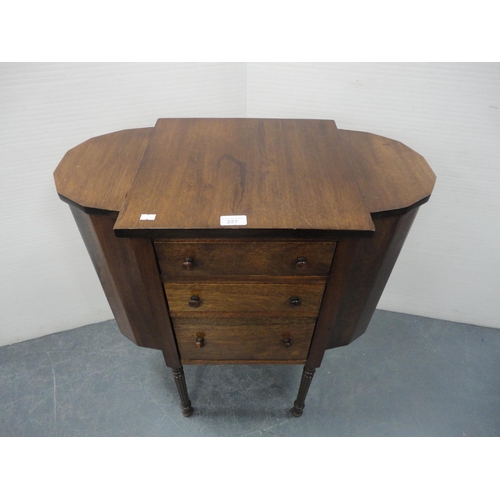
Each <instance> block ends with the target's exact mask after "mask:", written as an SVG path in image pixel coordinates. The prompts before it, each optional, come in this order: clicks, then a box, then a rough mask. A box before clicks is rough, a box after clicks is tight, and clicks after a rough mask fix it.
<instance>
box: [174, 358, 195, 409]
mask: <svg viewBox="0 0 500 500" xmlns="http://www.w3.org/2000/svg"><path fill="white" fill-rule="evenodd" d="M172 373H173V374H174V380H175V385H176V386H177V390H178V391H179V396H180V397H181V409H182V414H183V415H184V416H185V417H190V416H191V415H192V414H193V407H192V406H191V401H189V396H188V392H187V386H186V377H184V370H183V368H182V366H181V367H180V368H172Z"/></svg>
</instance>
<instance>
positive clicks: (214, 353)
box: [173, 318, 315, 362]
mask: <svg viewBox="0 0 500 500" xmlns="http://www.w3.org/2000/svg"><path fill="white" fill-rule="evenodd" d="M173 325H174V330H175V334H176V338H177V345H178V347H179V352H180V356H181V359H182V361H183V362H189V361H193V362H195V361H197V360H198V361H214V362H215V361H227V362H229V361H239V362H243V361H255V362H258V361H264V360H268V361H269V360H281V361H290V362H293V361H296V362H304V360H305V359H307V354H308V352H309V345H310V343H311V338H312V334H313V331H314V326H315V319H314V318H295V319H293V320H292V321H291V320H290V319H289V318H208V319H207V318H194V319H192V318H173Z"/></svg>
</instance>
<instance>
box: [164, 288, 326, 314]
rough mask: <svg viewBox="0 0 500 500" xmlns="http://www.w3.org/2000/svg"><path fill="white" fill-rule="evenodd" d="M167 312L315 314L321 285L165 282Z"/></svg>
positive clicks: (321, 290) (320, 296)
mask: <svg viewBox="0 0 500 500" xmlns="http://www.w3.org/2000/svg"><path fill="white" fill-rule="evenodd" d="M164 287H165V292H166V295H167V301H168V306H169V309H170V315H171V316H176V315H184V316H186V315H200V314H204V313H233V314H234V313H237V314H240V313H252V314H254V313H256V314H258V313H262V314H264V315H269V314H274V315H279V314H286V315H296V316H317V314H318V311H319V308H320V305H321V299H322V297H323V291H324V288H325V285H324V284H323V283H315V284H303V283H299V284H294V283H291V284H275V283H208V282H207V283H204V282H200V283H183V282H180V283H165V284H164Z"/></svg>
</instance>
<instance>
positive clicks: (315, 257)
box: [155, 240, 336, 278]
mask: <svg viewBox="0 0 500 500" xmlns="http://www.w3.org/2000/svg"><path fill="white" fill-rule="evenodd" d="M335 246H336V243H335V242H333V241H329V242H300V241H289V242H286V241H280V242H271V241H243V240H232V241H227V240H226V241H221V242H215V241H205V242H171V241H161V240H157V241H155V249H156V255H157V258H158V263H159V266H160V270H161V273H162V274H163V275H164V276H185V277H191V278H192V277H196V276H245V275H246V276H252V275H256V276H262V275H265V276H327V275H328V273H329V270H330V266H331V263H332V259H333V254H334V252H335Z"/></svg>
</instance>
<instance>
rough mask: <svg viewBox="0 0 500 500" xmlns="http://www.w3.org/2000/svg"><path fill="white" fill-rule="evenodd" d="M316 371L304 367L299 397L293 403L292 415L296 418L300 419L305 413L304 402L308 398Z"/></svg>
mask: <svg viewBox="0 0 500 500" xmlns="http://www.w3.org/2000/svg"><path fill="white" fill-rule="evenodd" d="M315 371H316V370H315V369H314V368H313V369H308V368H306V367H304V371H303V372H302V378H301V379H300V387H299V393H298V395H297V399H296V400H295V403H293V408H292V415H293V416H294V417H300V416H301V415H302V412H303V411H304V407H305V404H304V401H305V399H306V396H307V391H308V390H309V386H310V385H311V381H312V378H313V377H314V372H315Z"/></svg>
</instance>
